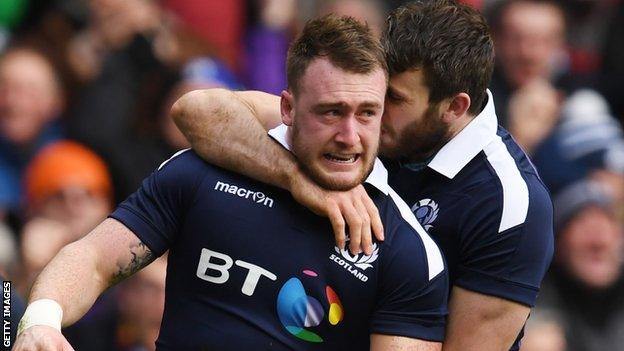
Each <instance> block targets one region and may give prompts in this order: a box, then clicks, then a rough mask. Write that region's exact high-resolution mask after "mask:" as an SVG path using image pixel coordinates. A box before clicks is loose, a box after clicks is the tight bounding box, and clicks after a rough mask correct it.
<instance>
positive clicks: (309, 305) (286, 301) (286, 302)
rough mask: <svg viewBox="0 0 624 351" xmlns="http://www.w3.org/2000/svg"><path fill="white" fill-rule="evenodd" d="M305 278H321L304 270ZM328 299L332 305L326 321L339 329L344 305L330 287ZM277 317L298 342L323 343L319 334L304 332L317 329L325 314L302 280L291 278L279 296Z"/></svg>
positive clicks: (328, 288)
mask: <svg viewBox="0 0 624 351" xmlns="http://www.w3.org/2000/svg"><path fill="white" fill-rule="evenodd" d="M303 274H305V275H307V276H309V277H317V276H318V274H317V273H316V272H314V271H311V270H308V269H306V270H304V271H303ZM325 295H326V298H327V302H328V303H329V311H328V313H327V320H328V321H329V324H331V325H337V324H338V323H340V321H342V319H343V318H344V312H343V308H342V303H341V302H340V299H339V298H338V295H337V294H336V292H335V291H334V289H332V288H331V287H330V286H326V287H325ZM277 315H278V317H279V319H280V321H281V322H282V324H283V325H284V327H285V328H286V330H288V332H289V333H291V334H292V335H294V336H296V337H298V338H299V339H302V340H305V341H309V342H323V338H321V337H320V336H319V335H318V334H316V333H314V332H312V331H310V330H308V329H305V328H310V327H316V326H318V325H319V324H321V322H322V321H323V318H324V317H325V311H324V310H323V305H321V303H320V302H319V301H318V300H317V299H315V298H313V297H312V296H308V295H307V294H306V292H305V289H304V288H303V284H302V283H301V280H299V279H298V278H294V277H293V278H290V279H288V281H287V282H286V283H284V285H283V286H282V288H281V289H280V292H279V294H278V295H277Z"/></svg>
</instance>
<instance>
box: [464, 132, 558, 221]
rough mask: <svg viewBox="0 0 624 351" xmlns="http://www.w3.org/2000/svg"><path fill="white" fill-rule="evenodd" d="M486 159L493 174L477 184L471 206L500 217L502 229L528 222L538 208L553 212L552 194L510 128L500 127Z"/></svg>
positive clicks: (485, 155) (487, 148) (489, 147)
mask: <svg viewBox="0 0 624 351" xmlns="http://www.w3.org/2000/svg"><path fill="white" fill-rule="evenodd" d="M483 161H484V162H485V163H486V165H487V167H488V169H489V172H490V174H491V177H490V179H486V181H483V182H480V183H479V184H478V186H476V187H474V189H473V191H472V192H471V195H472V196H471V200H472V202H473V205H472V206H470V207H473V208H474V209H475V210H477V212H482V213H485V214H487V213H490V214H491V215H493V216H496V217H498V220H497V225H498V228H497V231H498V232H503V231H505V230H508V229H510V228H514V227H516V226H519V225H523V224H525V223H527V222H528V221H529V219H530V217H531V216H532V215H535V214H536V211H535V209H539V210H540V211H545V212H546V213H550V214H551V215H552V203H551V201H550V195H549V194H548V191H547V190H546V187H545V186H544V184H543V182H542V181H541V179H540V178H539V174H538V173H537V170H536V169H535V167H534V166H533V164H532V163H531V161H530V159H529V158H528V157H527V156H526V154H525V153H524V151H523V150H522V149H521V148H520V147H519V146H518V145H517V144H516V143H515V141H514V140H513V138H511V136H510V135H509V133H507V131H505V130H504V129H502V128H500V129H499V132H498V134H497V136H496V137H495V138H494V139H493V140H492V142H490V143H489V144H488V145H487V146H486V147H485V148H484V150H483ZM496 209H497V211H496ZM473 215H474V214H473Z"/></svg>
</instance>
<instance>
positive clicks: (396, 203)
mask: <svg viewBox="0 0 624 351" xmlns="http://www.w3.org/2000/svg"><path fill="white" fill-rule="evenodd" d="M381 214H382V219H383V221H384V226H385V228H386V233H387V234H386V242H385V244H386V245H387V247H388V250H389V251H390V252H392V253H393V254H394V255H405V256H409V257H410V259H417V258H418V257H417V256H420V259H422V260H423V262H424V263H425V264H426V266H425V267H426V269H427V275H428V279H429V280H431V279H433V278H435V277H436V276H438V275H439V274H440V273H442V272H444V271H445V263H444V259H443V256H442V252H441V251H440V249H439V248H438V246H437V244H436V243H435V242H434V241H433V239H432V238H431V237H430V236H429V234H428V233H427V232H426V231H425V229H424V228H423V227H422V226H421V225H420V223H418V220H417V219H416V217H415V216H414V213H413V212H412V211H411V209H410V208H409V206H408V205H407V204H406V203H405V202H404V201H403V199H401V197H400V196H399V195H398V194H397V193H396V192H395V191H394V190H393V189H392V188H389V193H388V195H387V196H386V198H385V206H384V208H383V209H381ZM417 253H421V255H417Z"/></svg>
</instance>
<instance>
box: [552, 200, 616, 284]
mask: <svg viewBox="0 0 624 351" xmlns="http://www.w3.org/2000/svg"><path fill="white" fill-rule="evenodd" d="M559 235H560V239H559V243H558V245H559V246H558V248H557V251H558V259H559V262H560V263H561V264H562V265H563V266H564V267H565V268H566V269H567V270H568V272H569V273H570V274H571V275H572V276H573V277H574V278H576V279H578V280H579V281H581V282H583V283H584V284H586V285H587V286H590V287H593V288H597V289H603V288H607V287H609V286H611V284H613V283H614V282H615V281H616V280H617V279H618V277H619V276H620V274H621V271H622V261H623V259H624V257H623V252H624V234H623V233H622V228H621V227H620V226H619V225H618V223H617V221H616V219H615V218H613V217H612V215H611V214H609V213H607V212H606V211H605V210H603V209H602V208H599V207H595V206H592V207H588V208H586V209H584V210H582V211H581V212H580V213H579V214H577V215H576V216H574V218H573V219H572V220H571V221H570V223H569V224H568V225H567V226H566V228H565V229H564V230H563V231H562V232H561V233H559Z"/></svg>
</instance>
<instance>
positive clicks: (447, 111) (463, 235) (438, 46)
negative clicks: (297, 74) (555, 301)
mask: <svg viewBox="0 0 624 351" xmlns="http://www.w3.org/2000/svg"><path fill="white" fill-rule="evenodd" d="M382 43H383V45H384V47H385V50H386V56H387V60H388V65H389V71H390V82H389V87H388V94H387V98H386V108H385V111H384V116H383V119H382V131H381V145H380V154H381V155H382V156H385V160H384V161H385V164H386V165H387V167H388V169H389V173H390V176H389V179H390V185H391V186H393V187H396V189H397V192H398V193H399V194H400V195H401V196H402V197H403V199H405V200H406V202H407V203H408V204H409V206H410V207H411V209H412V210H413V211H414V213H415V214H416V217H417V218H418V219H419V220H420V222H421V224H422V225H423V226H424V227H425V228H426V229H428V231H429V233H430V234H431V235H432V237H433V238H434V240H436V242H437V243H438V245H440V248H441V249H442V251H443V253H444V254H445V257H446V260H447V263H448V265H449V272H450V281H451V293H450V302H449V322H448V329H447V336H446V339H445V342H444V349H445V350H461V351H466V350H478V351H487V350H509V349H511V350H517V349H518V348H519V340H520V339H521V336H522V329H523V325H524V323H525V321H526V319H527V317H528V314H529V311H530V308H531V307H532V306H533V305H534V303H535V299H536V297H537V294H538V291H539V287H540V283H541V281H542V279H543V277H544V274H545V272H546V270H547V267H548V265H549V264H550V261H551V257H552V253H553V229H552V204H551V201H550V197H549V194H548V192H547V190H546V188H545V186H544V185H543V183H542V181H541V180H540V178H539V176H538V173H537V171H536V170H535V168H534V167H533V165H532V164H531V162H530V161H529V159H528V158H527V156H526V155H525V154H524V152H523V151H522V150H521V149H520V147H518V145H517V144H516V143H515V142H514V140H513V139H512V137H511V136H510V135H509V133H508V132H507V131H505V130H504V129H502V128H500V127H499V126H498V123H497V118H496V114H495V109H494V104H493V98H492V95H491V93H490V92H489V91H488V90H487V86H488V83H489V81H490V78H491V75H492V70H493V61H494V52H493V43H492V39H491V37H490V33H489V31H488V28H487V24H486V23H485V20H484V18H483V17H482V16H481V15H480V14H479V13H478V12H477V11H476V10H474V9H472V8H470V7H468V6H465V5H462V4H458V3H456V2H454V1H450V0H434V1H417V2H414V3H411V4H407V5H405V6H403V7H400V8H399V9H397V10H395V11H394V12H393V13H392V14H391V15H390V16H389V17H388V21H387V24H386V29H385V32H384V34H383V37H382ZM282 95H283V94H282ZM278 107H279V99H278V98H277V97H273V96H270V95H267V94H263V93H259V92H237V93H231V92H228V91H224V90H209V91H198V92H193V93H190V94H188V95H187V96H185V97H183V98H182V99H181V100H179V101H178V102H177V103H176V105H174V108H173V110H172V113H173V116H174V118H175V119H176V122H177V123H178V126H179V127H180V128H181V130H182V131H183V132H184V133H185V135H186V136H187V138H188V139H189V141H190V142H191V144H192V145H193V146H194V147H195V148H196V150H197V152H198V153H199V154H200V155H201V156H202V157H205V158H206V159H208V160H210V161H211V162H214V163H215V164H218V165H220V166H222V167H225V168H228V169H234V170H236V171H238V172H241V173H243V174H246V175H248V176H250V177H255V178H258V179H263V180H264V181H267V182H270V183H272V184H275V185H278V186H281V187H283V188H285V189H287V190H289V191H290V192H291V193H292V194H293V196H294V197H295V198H296V199H297V200H298V201H300V202H301V203H302V204H305V205H306V206H308V207H310V208H311V209H313V210H314V211H315V212H316V213H319V214H322V215H325V216H328V217H329V218H330V220H331V221H332V223H333V225H334V228H335V234H336V238H337V241H338V242H339V243H342V242H343V241H344V237H345V233H344V232H345V230H344V228H345V223H346V224H347V226H348V228H349V232H350V235H351V243H350V244H351V250H352V251H354V252H357V250H358V249H359V247H360V240H361V243H362V247H363V249H364V251H365V252H367V253H368V252H370V236H371V235H370V232H371V228H372V230H373V232H375V233H378V232H379V225H378V223H379V221H378V220H377V219H376V215H375V211H374V207H371V206H370V205H369V200H367V199H366V196H365V195H366V194H365V192H364V190H363V188H362V187H356V188H354V189H353V190H351V191H348V192H338V193H337V192H330V191H326V190H324V189H321V188H319V187H318V186H317V185H315V184H313V183H312V182H311V181H310V180H309V179H307V178H306V176H305V173H304V172H302V171H301V170H300V169H299V168H298V166H297V164H296V163H295V162H293V161H292V160H291V159H290V157H289V156H288V155H287V154H286V153H285V152H283V150H280V148H278V147H276V146H275V145H274V144H273V143H272V142H271V141H270V140H269V139H268V138H267V137H265V136H264V134H265V131H264V130H263V129H262V127H265V128H266V129H268V128H272V127H273V126H275V125H276V124H277V123H279V113H277V111H279V110H278ZM335 113H337V114H339V113H341V108H340V106H336V112H335ZM208 117H209V118H208ZM254 117H255V118H254ZM256 118H257V119H258V120H259V122H260V123H258V121H257V120H256ZM344 161H345V162H349V160H347V159H345V160H344ZM360 237H361V238H362V239H360Z"/></svg>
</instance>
